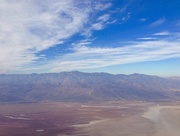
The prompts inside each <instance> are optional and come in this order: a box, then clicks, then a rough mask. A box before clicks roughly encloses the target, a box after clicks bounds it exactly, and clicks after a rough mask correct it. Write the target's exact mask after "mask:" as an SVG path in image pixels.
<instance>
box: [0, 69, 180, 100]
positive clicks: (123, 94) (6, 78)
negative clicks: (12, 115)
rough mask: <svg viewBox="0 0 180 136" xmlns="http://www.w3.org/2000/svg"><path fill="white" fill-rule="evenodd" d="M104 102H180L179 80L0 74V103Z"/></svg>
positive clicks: (87, 75) (106, 76)
mask: <svg viewBox="0 0 180 136" xmlns="http://www.w3.org/2000/svg"><path fill="white" fill-rule="evenodd" d="M176 79H177V78H176ZM106 100H109V101H114V100H148V101H151V100H153V101H167V100H168V101H169V100H180V80H175V79H174V78H162V77H158V76H148V75H143V74H132V75H122V74H117V75H112V74H107V73H82V72H77V71H74V72H61V73H48V74H13V75H6V74H1V75H0V102H37V101H78V102H84V101H85V102H86V101H106Z"/></svg>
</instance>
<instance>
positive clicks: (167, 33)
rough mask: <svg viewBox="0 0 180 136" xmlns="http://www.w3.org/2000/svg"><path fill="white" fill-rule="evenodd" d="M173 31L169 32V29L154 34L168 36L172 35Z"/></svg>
mask: <svg viewBox="0 0 180 136" xmlns="http://www.w3.org/2000/svg"><path fill="white" fill-rule="evenodd" d="M170 34H171V33H170V32H168V31H162V32H159V33H154V34H153V35H155V36H167V35H170Z"/></svg>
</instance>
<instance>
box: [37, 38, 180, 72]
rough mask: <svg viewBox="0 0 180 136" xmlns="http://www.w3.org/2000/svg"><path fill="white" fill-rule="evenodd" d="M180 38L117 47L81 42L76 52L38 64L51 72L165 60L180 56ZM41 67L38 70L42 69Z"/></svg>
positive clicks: (74, 49) (132, 43)
mask: <svg viewBox="0 0 180 136" xmlns="http://www.w3.org/2000/svg"><path fill="white" fill-rule="evenodd" d="M179 51H180V46H179V42H169V41H165V40H156V41H140V42H131V43H129V44H128V45H127V46H123V47H116V48H112V47H109V48H91V47H89V46H86V45H82V44H78V45H77V46H75V47H74V48H73V53H69V54H66V55H61V56H59V57H57V58H56V59H55V60H54V61H51V62H47V63H46V64H45V65H42V66H40V67H38V68H40V69H49V72H59V71H71V70H80V69H89V68H100V67H106V66H112V65H119V64H128V63H137V62H146V61H156V60H164V59H169V58H179V57H180V52H179ZM38 68H37V69H36V70H38Z"/></svg>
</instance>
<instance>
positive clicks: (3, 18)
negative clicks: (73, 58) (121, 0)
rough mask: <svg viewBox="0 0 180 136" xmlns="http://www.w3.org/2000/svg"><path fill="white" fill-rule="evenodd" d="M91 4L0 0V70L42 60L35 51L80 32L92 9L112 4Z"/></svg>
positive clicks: (59, 0)
mask: <svg viewBox="0 0 180 136" xmlns="http://www.w3.org/2000/svg"><path fill="white" fill-rule="evenodd" d="M92 4H94V3H93V1H91V0H87V1H79V0H1V2H0V26H1V27H0V73H3V72H7V71H12V70H18V69H20V68H21V67H24V66H25V65H29V64H31V63H33V62H34V61H36V60H38V59H41V58H42V56H37V55H36V54H37V53H38V52H41V51H43V50H45V49H48V48H50V47H52V46H54V45H55V44H61V43H63V42H64V40H65V39H68V38H70V37H71V36H73V35H74V34H77V33H81V32H82V31H83V30H84V28H85V24H87V23H89V21H90V20H89V19H90V18H89V15H90V14H91V13H93V12H94V10H96V12H97V10H100V9H98V7H99V8H101V10H103V9H107V8H108V7H110V6H111V4H110V3H108V4H107V3H105V4H104V3H100V2H99V3H98V4H99V5H98V4H97V5H96V9H93V8H92V6H91V5H92ZM106 18H107V16H104V18H103V17H101V19H102V20H103V19H104V20H106ZM94 27H95V28H96V29H100V27H99V28H98V26H97V25H96V26H94Z"/></svg>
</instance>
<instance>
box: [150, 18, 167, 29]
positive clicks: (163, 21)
mask: <svg viewBox="0 0 180 136" xmlns="http://www.w3.org/2000/svg"><path fill="white" fill-rule="evenodd" d="M165 22H166V19H165V18H160V19H158V20H156V21H155V22H153V23H151V24H150V27H155V26H159V25H162V24H164V23H165Z"/></svg>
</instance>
